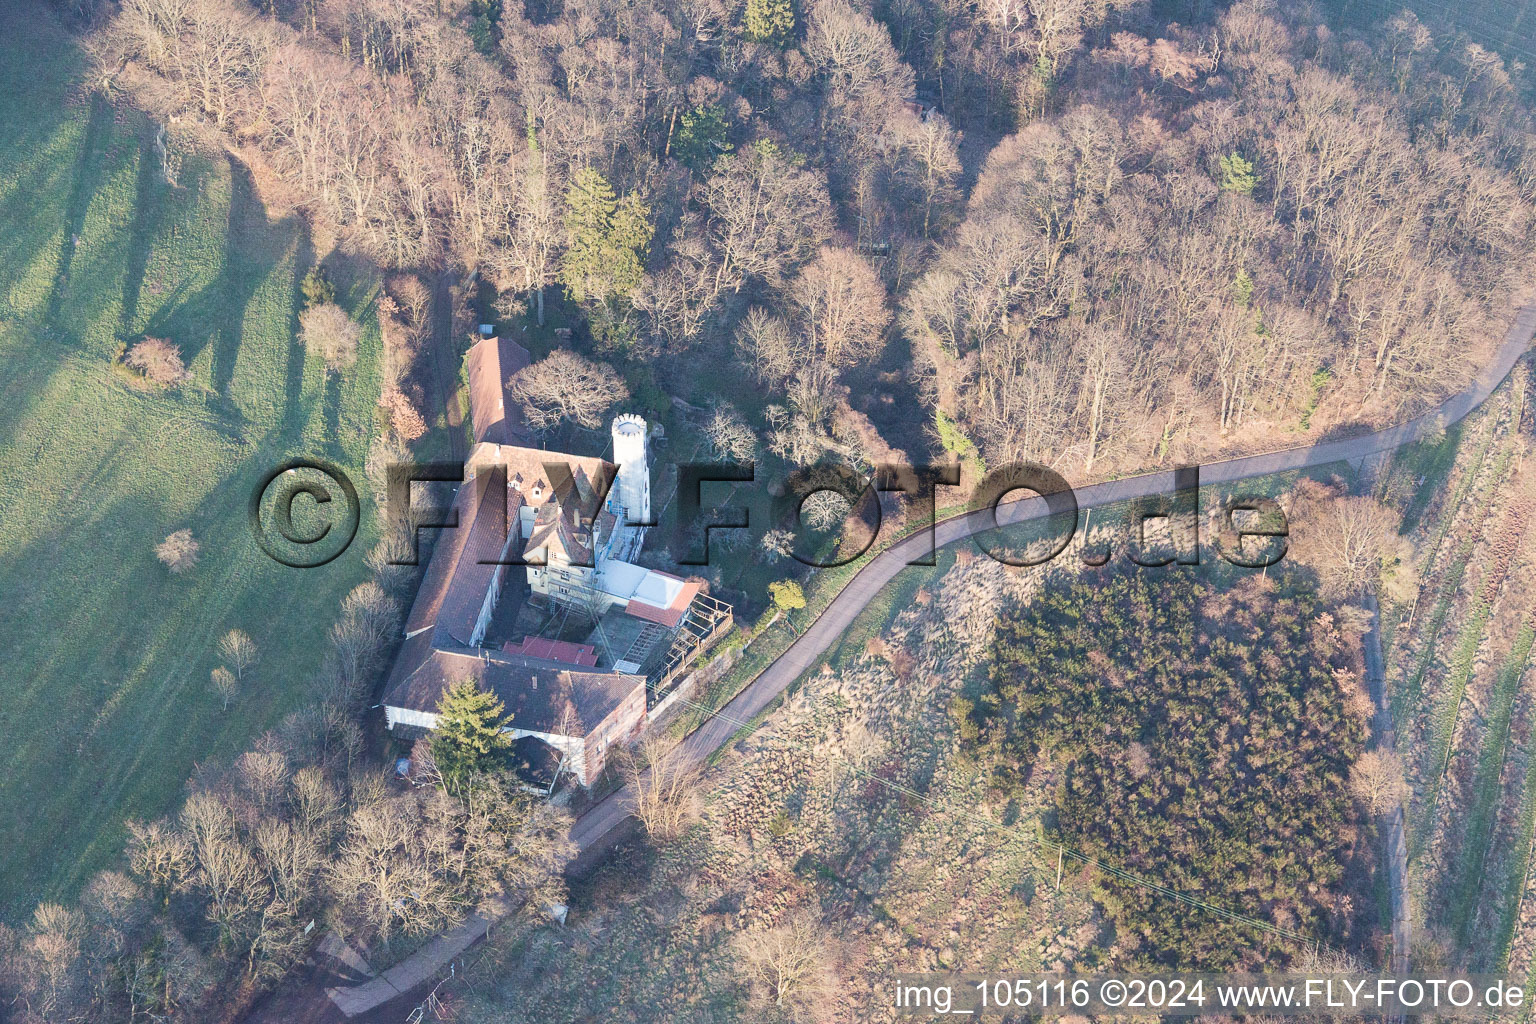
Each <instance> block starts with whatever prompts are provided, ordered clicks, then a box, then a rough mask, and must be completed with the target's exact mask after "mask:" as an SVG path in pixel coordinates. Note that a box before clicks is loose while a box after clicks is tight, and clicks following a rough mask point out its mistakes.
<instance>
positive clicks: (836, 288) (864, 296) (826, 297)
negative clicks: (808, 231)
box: [789, 248, 891, 368]
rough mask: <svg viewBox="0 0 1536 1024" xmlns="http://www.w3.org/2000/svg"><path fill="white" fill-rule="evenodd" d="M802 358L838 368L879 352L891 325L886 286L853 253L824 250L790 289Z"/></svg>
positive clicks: (846, 250) (861, 259) (831, 249)
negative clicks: (804, 355) (802, 343)
mask: <svg viewBox="0 0 1536 1024" xmlns="http://www.w3.org/2000/svg"><path fill="white" fill-rule="evenodd" d="M789 298H790V301H791V302H792V303H794V306H795V309H796V311H797V312H798V314H799V322H800V327H801V330H802V331H803V332H804V333H805V341H806V344H807V347H808V351H807V354H808V355H809V356H810V357H811V358H812V359H816V360H818V361H822V362H825V363H826V364H827V365H829V366H832V367H835V368H840V367H844V366H848V365H851V364H852V363H854V362H857V361H859V360H861V359H865V358H868V357H869V356H870V355H872V354H873V353H875V352H878V351H879V350H880V346H881V343H882V342H883V340H884V339H883V337H882V335H883V333H884V331H885V328H886V326H887V325H888V324H889V323H890V322H891V314H890V312H889V311H888V310H887V309H886V305H885V286H884V285H882V284H881V283H880V278H879V277H878V276H876V274H875V272H874V270H873V269H871V267H870V265H869V264H868V263H867V262H866V261H865V260H864V258H863V257H862V256H860V255H859V254H858V253H856V252H854V251H853V250H852V249H833V248H823V249H822V250H821V252H819V253H818V254H817V255H816V258H815V259H814V260H812V261H811V262H810V263H808V264H806V266H805V267H804V268H802V269H801V271H800V274H799V276H798V277H796V278H795V280H794V283H793V284H791V286H790V289H789Z"/></svg>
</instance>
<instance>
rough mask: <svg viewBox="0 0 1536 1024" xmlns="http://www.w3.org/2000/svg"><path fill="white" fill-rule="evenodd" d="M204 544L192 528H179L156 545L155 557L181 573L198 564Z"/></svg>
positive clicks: (170, 568) (173, 570)
mask: <svg viewBox="0 0 1536 1024" xmlns="http://www.w3.org/2000/svg"><path fill="white" fill-rule="evenodd" d="M201 550H202V545H201V544H199V543H198V541H197V538H196V537H194V536H192V531H191V530H177V531H176V532H175V533H172V534H171V535H170V536H168V537H166V538H165V540H163V541H161V542H160V543H159V544H157V545H156V546H155V557H156V558H158V559H160V561H161V562H162V563H163V564H164V565H165V567H166V568H167V569H169V570H171V572H174V573H177V574H180V573H184V572H187V571H188V570H190V569H192V568H193V567H194V566H196V565H197V558H198V553H199V552H200V551H201Z"/></svg>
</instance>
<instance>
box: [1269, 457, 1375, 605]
mask: <svg viewBox="0 0 1536 1024" xmlns="http://www.w3.org/2000/svg"><path fill="white" fill-rule="evenodd" d="M1299 494H1300V497H1299V501H1298V503H1297V504H1298V507H1297V508H1296V510H1295V514H1294V515H1293V516H1292V517H1291V518H1292V521H1293V526H1292V534H1293V538H1294V542H1295V551H1296V557H1297V559H1298V560H1300V561H1302V562H1304V563H1305V564H1307V565H1309V566H1311V567H1312V569H1313V570H1314V571H1316V573H1317V575H1318V579H1319V581H1320V582H1321V584H1322V586H1321V589H1322V593H1323V594H1324V595H1325V596H1326V597H1328V598H1330V599H1335V600H1348V599H1350V598H1353V597H1356V596H1358V595H1359V594H1361V593H1362V592H1364V591H1366V590H1369V589H1371V588H1373V587H1375V586H1376V584H1377V582H1378V581H1379V580H1380V579H1381V573H1382V566H1383V563H1384V562H1385V561H1386V560H1387V559H1388V558H1390V557H1392V556H1393V555H1395V553H1396V551H1397V523H1398V518H1399V517H1398V515H1397V513H1396V512H1394V511H1392V510H1391V509H1389V508H1387V507H1386V506H1385V505H1382V504H1381V503H1380V502H1378V501H1377V500H1376V499H1375V498H1370V497H1350V496H1347V495H1333V494H1330V493H1329V492H1328V490H1327V489H1326V488H1323V487H1321V486H1319V485H1315V484H1308V483H1304V484H1303V485H1302V487H1301V488H1300V489H1299Z"/></svg>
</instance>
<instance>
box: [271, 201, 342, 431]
mask: <svg viewBox="0 0 1536 1024" xmlns="http://www.w3.org/2000/svg"><path fill="white" fill-rule="evenodd" d="M298 231H299V241H298V251H297V253H296V254H295V256H294V260H293V307H292V312H291V313H290V314H289V318H288V375H287V378H286V380H285V382H284V387H283V424H282V434H283V436H284V437H298V436H299V435H300V434H301V433H302V432H303V430H304V421H305V420H306V419H308V412H307V410H306V408H305V403H304V356H305V352H304V345H303V344H302V343H301V342H300V341H299V315H300V314H301V313H302V312H303V309H304V287H303V285H304V277H305V275H307V274H308V273H309V270H310V268H311V267H312V266H314V263H315V245H314V241H313V239H311V238H310V235H309V226H308V225H307V224H304V223H303V222H300V223H299V226H298ZM325 391H326V399H327V401H326V404H327V406H328V407H329V406H331V405H332V404H334V403H332V402H331V401H330V396H331V393H332V391H331V381H330V380H329V379H327V381H326V389H325ZM328 422H329V419H328ZM332 436H334V433H333V434H332Z"/></svg>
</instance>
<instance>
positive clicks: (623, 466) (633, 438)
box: [613, 413, 651, 523]
mask: <svg viewBox="0 0 1536 1024" xmlns="http://www.w3.org/2000/svg"><path fill="white" fill-rule="evenodd" d="M648 447H649V446H648V444H647V430H646V426H645V419H644V418H643V417H640V416H636V415H634V414H633V413H625V414H624V415H622V416H615V417H614V418H613V462H614V465H616V466H618V467H619V479H618V481H617V482H616V483H615V484H614V485H613V489H614V493H615V496H616V497H617V498H618V503H619V504H620V505H622V506H623V508H624V515H625V518H626V519H628V520H629V521H630V522H631V523H648V522H650V521H651V466H650V458H649V454H650V453H649V451H648Z"/></svg>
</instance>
